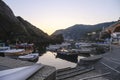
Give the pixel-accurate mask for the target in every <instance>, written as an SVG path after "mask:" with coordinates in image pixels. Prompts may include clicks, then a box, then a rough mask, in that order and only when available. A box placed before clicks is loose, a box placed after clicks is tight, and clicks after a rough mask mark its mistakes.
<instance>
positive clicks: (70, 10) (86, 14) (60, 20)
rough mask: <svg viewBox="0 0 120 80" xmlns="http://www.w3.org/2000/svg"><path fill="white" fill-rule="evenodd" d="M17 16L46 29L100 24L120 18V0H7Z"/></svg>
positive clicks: (48, 30) (49, 31)
mask: <svg viewBox="0 0 120 80" xmlns="http://www.w3.org/2000/svg"><path fill="white" fill-rule="evenodd" d="M3 1H5V2H6V3H7V4H8V6H9V7H10V8H11V9H12V10H13V12H14V14H15V15H16V16H21V17H23V18H24V19H25V20H27V21H29V22H30V23H32V24H33V25H35V26H36V27H38V28H40V29H41V30H43V31H44V32H46V33H48V34H51V33H53V32H54V31H55V30H58V29H65V28H67V27H70V26H72V25H75V24H97V23H102V22H109V21H116V20H118V19H119V17H120V0H3Z"/></svg>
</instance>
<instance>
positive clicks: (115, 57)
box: [57, 45, 120, 80]
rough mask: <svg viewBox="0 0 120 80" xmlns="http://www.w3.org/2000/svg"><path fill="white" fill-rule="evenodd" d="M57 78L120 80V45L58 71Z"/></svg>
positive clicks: (71, 79) (65, 79)
mask: <svg viewBox="0 0 120 80" xmlns="http://www.w3.org/2000/svg"><path fill="white" fill-rule="evenodd" d="M57 80H120V46H117V45H112V51H111V52H107V53H105V54H102V55H97V56H93V57H89V58H85V59H81V60H80V61H79V63H78V65H77V67H75V68H68V69H65V70H64V69H63V70H61V71H57Z"/></svg>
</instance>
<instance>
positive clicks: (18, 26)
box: [0, 0, 49, 43]
mask: <svg viewBox="0 0 120 80" xmlns="http://www.w3.org/2000/svg"><path fill="white" fill-rule="evenodd" d="M16 39H17V40H18V39H19V40H21V41H31V42H32V41H34V42H40V43H41V42H42V43H43V42H44V43H46V42H47V40H48V39H49V36H48V35H47V34H46V33H44V32H43V31H42V30H40V29H38V28H37V27H35V26H34V25H32V24H31V23H29V22H28V21H26V20H24V19H23V18H22V17H20V16H19V17H16V16H15V15H14V13H13V11H12V10H11V9H10V8H9V6H8V5H7V4H5V3H4V2H3V1H2V0H0V40H2V41H6V40H10V41H12V42H14V41H15V40H16Z"/></svg>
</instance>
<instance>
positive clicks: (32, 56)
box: [18, 53, 39, 62]
mask: <svg viewBox="0 0 120 80" xmlns="http://www.w3.org/2000/svg"><path fill="white" fill-rule="evenodd" d="M18 58H19V59H20V60H25V61H32V62H36V61H37V60H38V58H39V53H31V54H27V55H23V56H19V57H18Z"/></svg>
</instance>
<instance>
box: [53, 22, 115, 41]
mask: <svg viewBox="0 0 120 80" xmlns="http://www.w3.org/2000/svg"><path fill="white" fill-rule="evenodd" d="M114 23H115V22H106V23H100V24H95V25H84V24H76V25H73V26H71V27H69V28H66V29H64V30H57V31H55V32H54V33H53V34H52V35H58V34H62V35H63V37H64V39H74V40H79V39H82V38H84V37H86V35H87V33H91V32H99V31H101V30H102V29H103V27H104V28H106V27H109V26H110V25H112V24H114Z"/></svg>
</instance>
